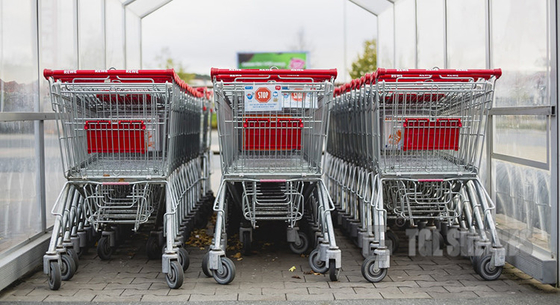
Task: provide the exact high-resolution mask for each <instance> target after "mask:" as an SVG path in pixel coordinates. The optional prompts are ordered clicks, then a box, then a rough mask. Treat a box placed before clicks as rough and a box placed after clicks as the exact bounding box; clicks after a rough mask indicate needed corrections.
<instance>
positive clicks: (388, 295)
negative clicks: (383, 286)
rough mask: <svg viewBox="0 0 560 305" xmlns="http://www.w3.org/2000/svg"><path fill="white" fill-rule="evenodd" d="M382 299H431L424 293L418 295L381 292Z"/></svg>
mask: <svg viewBox="0 0 560 305" xmlns="http://www.w3.org/2000/svg"><path fill="white" fill-rule="evenodd" d="M381 296H383V298H384V299H431V298H432V297H431V296H430V295H429V294H427V293H425V292H418V293H407V294H405V293H391V292H381Z"/></svg>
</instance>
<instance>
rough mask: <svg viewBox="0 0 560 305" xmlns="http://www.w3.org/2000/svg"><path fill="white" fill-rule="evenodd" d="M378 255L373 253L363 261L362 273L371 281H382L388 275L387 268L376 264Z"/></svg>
mask: <svg viewBox="0 0 560 305" xmlns="http://www.w3.org/2000/svg"><path fill="white" fill-rule="evenodd" d="M376 259H377V255H372V256H370V257H368V258H366V259H365V260H364V262H363V263H362V268H361V270H362V275H363V277H364V278H365V279H366V280H368V281H369V282H371V283H379V282H381V281H382V280H383V279H384V278H385V276H387V268H378V267H376V266H375V260H376Z"/></svg>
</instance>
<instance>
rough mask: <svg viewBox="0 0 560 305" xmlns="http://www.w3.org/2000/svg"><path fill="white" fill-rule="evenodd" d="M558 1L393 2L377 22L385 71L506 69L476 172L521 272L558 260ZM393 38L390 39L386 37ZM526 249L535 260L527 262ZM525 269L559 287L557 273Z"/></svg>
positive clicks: (405, 0) (512, 259) (554, 263)
mask: <svg viewBox="0 0 560 305" xmlns="http://www.w3.org/2000/svg"><path fill="white" fill-rule="evenodd" d="M556 5H557V4H556V2H555V1H552V0H534V1H525V0H429V1H424V0H397V1H394V5H391V8H390V9H387V10H385V11H383V12H382V13H381V14H380V15H379V16H378V17H379V18H378V20H379V21H378V22H379V23H378V28H379V32H380V35H379V42H378V46H379V48H378V52H379V54H380V56H379V59H380V60H379V62H378V63H379V66H380V67H385V68H400V69H406V68H432V67H434V66H436V67H440V68H451V69H467V68H501V69H502V70H503V75H502V77H501V78H500V79H499V80H498V81H497V82H496V90H495V96H494V98H495V99H494V105H493V109H492V110H491V112H490V114H491V115H490V120H489V124H490V125H489V126H488V127H489V128H488V131H489V132H488V135H487V141H486V148H485V150H484V151H485V158H483V162H482V163H483V165H482V168H481V170H480V174H481V176H482V178H483V181H484V182H485V183H486V186H487V189H488V190H489V191H490V193H491V196H492V198H493V199H494V201H495V203H496V210H495V213H496V220H497V223H498V227H499V229H500V232H501V238H502V240H503V241H505V242H506V243H507V244H508V250H510V253H509V256H508V260H510V261H512V262H513V263H514V264H516V263H519V264H520V265H521V266H523V267H526V266H529V265H530V264H536V263H535V262H537V261H539V262H542V266H541V267H542V268H541V269H543V270H544V269H546V267H545V266H555V267H553V269H554V268H556V269H557V267H556V266H557V257H558V240H557V239H558V202H557V199H556V198H557V192H558V190H557V186H556V185H552V183H554V182H556V181H557V175H558V172H557V170H556V169H555V166H554V165H555V164H557V160H555V159H557V158H558V147H557V143H558V141H557V127H558V125H557V122H556V116H555V115H554V112H555V111H554V109H555V108H553V107H556V106H557V102H556V97H557V93H556V92H557V90H558V88H557V84H556V83H555V82H554V81H555V80H557V79H558V78H557V76H556V73H557V72H556V67H555V66H554V67H553V65H554V64H555V63H556V58H552V57H551V56H555V55H554V54H556V52H557V41H558V33H557V32H556V27H555V24H556V20H557V19H558V16H556V12H557V11H556V10H557V8H556ZM393 20H394V22H393ZM393 32H394V37H390V35H388V34H386V33H393ZM381 33H384V34H381ZM391 46H394V55H391V52H392V51H393V50H392V48H391ZM391 63H394V65H392V64H391ZM516 251H517V252H516ZM521 252H523V253H526V254H527V257H529V259H524V260H525V261H524V262H522V261H521V260H523V259H521V260H520V258H519V257H521V255H518V253H521ZM534 258H536V259H534ZM547 262H551V263H552V264H550V265H547ZM520 268H521V267H520ZM522 270H523V268H522ZM523 271H525V272H527V273H529V274H531V275H533V276H534V277H535V278H537V279H539V280H541V281H543V282H551V283H557V282H558V274H556V275H554V276H553V278H551V277H546V276H544V275H543V274H544V273H546V272H543V271H542V270H541V271H536V270H534V269H531V268H529V267H526V268H525V270H523ZM556 273H558V271H556Z"/></svg>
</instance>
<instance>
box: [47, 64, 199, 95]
mask: <svg viewBox="0 0 560 305" xmlns="http://www.w3.org/2000/svg"><path fill="white" fill-rule="evenodd" d="M43 76H44V77H45V78H46V79H47V80H48V79H50V78H52V79H54V80H60V81H61V82H74V83H85V82H88V83H91V82H106V81H107V80H109V81H111V82H122V83H139V82H152V81H153V82H155V83H165V82H175V83H176V84H177V85H179V87H181V89H183V90H184V91H186V92H187V93H189V94H190V95H192V96H195V97H203V94H202V93H200V92H198V91H197V90H195V89H193V88H192V87H190V86H189V85H188V84H187V83H185V82H184V81H183V80H182V79H180V78H179V76H178V75H177V73H175V71H174V70H173V69H165V70H50V69H45V70H44V71H43Z"/></svg>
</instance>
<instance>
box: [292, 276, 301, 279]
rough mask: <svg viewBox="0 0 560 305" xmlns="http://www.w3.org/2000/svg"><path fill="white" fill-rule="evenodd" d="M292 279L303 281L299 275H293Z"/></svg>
mask: <svg viewBox="0 0 560 305" xmlns="http://www.w3.org/2000/svg"><path fill="white" fill-rule="evenodd" d="M292 278H293V279H301V277H300V276H299V275H293V276H292Z"/></svg>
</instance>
